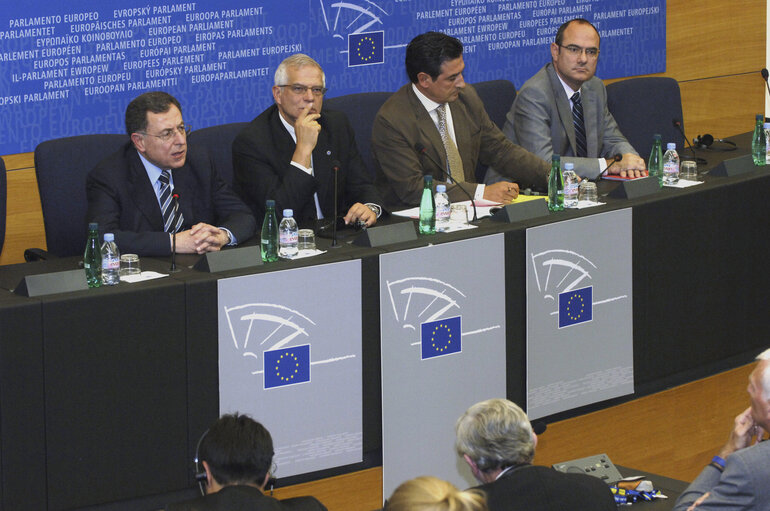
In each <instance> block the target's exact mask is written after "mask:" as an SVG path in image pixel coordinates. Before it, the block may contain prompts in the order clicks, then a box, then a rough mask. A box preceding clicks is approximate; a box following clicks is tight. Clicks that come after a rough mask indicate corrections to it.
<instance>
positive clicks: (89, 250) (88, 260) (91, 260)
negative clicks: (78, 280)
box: [83, 222, 102, 287]
mask: <svg viewBox="0 0 770 511" xmlns="http://www.w3.org/2000/svg"><path fill="white" fill-rule="evenodd" d="M83 268H84V269H85V270H86V282H87V283H88V287H99V286H101V285H102V253H101V250H99V224H97V223H96V222H91V223H90V224H88V239H87V240H86V250H85V252H84V253H83Z"/></svg>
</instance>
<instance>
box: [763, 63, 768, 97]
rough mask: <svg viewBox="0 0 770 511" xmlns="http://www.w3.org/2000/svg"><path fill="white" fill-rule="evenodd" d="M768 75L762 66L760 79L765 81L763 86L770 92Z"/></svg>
mask: <svg viewBox="0 0 770 511" xmlns="http://www.w3.org/2000/svg"><path fill="white" fill-rule="evenodd" d="M768 76H770V73H768V71H767V68H766V67H764V68H762V79H763V80H764V81H765V87H767V92H768V93H770V84H768V83H767V78H768Z"/></svg>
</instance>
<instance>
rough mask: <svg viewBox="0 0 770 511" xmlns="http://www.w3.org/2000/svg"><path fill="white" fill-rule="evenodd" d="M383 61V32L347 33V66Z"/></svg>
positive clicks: (380, 62)
mask: <svg viewBox="0 0 770 511" xmlns="http://www.w3.org/2000/svg"><path fill="white" fill-rule="evenodd" d="M383 62H385V32H384V31H382V30H380V31H379V32H366V33H363V34H350V35H348V67H353V66H366V65H369V64H382V63H383Z"/></svg>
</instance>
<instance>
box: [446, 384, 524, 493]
mask: <svg viewBox="0 0 770 511" xmlns="http://www.w3.org/2000/svg"><path fill="white" fill-rule="evenodd" d="M455 434H456V437H457V438H456V440H455V448H456V449H457V453H458V454H459V455H460V456H462V457H463V458H464V459H465V461H466V462H467V463H468V465H469V466H470V467H471V471H472V472H473V475H474V477H476V479H478V480H479V481H480V482H490V481H494V480H495V478H496V477H497V475H498V474H499V473H500V472H502V471H503V470H505V469H506V468H508V467H515V466H518V465H527V464H530V463H532V458H534V456H535V445H536V443H537V437H536V436H535V434H534V433H533V432H532V426H531V425H530V423H529V419H528V418H527V414H526V413H524V411H523V410H522V409H521V408H519V407H518V406H517V405H516V404H515V403H512V402H511V401H508V400H507V399H489V400H487V401H482V402H480V403H476V404H475V405H473V406H471V407H470V408H468V410H466V412H465V413H464V414H463V415H462V416H461V417H460V418H459V419H458V420H457V424H456V425H455Z"/></svg>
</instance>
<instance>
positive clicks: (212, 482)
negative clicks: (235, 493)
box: [201, 460, 222, 495]
mask: <svg viewBox="0 0 770 511" xmlns="http://www.w3.org/2000/svg"><path fill="white" fill-rule="evenodd" d="M201 463H202V464H203V470H204V471H205V472H206V495H208V494H209V493H216V492H218V491H219V490H221V489H222V487H221V486H220V485H219V483H218V482H217V480H216V479H214V476H212V475H211V467H209V464H208V462H207V461H206V460H203V461H202V462H201Z"/></svg>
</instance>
